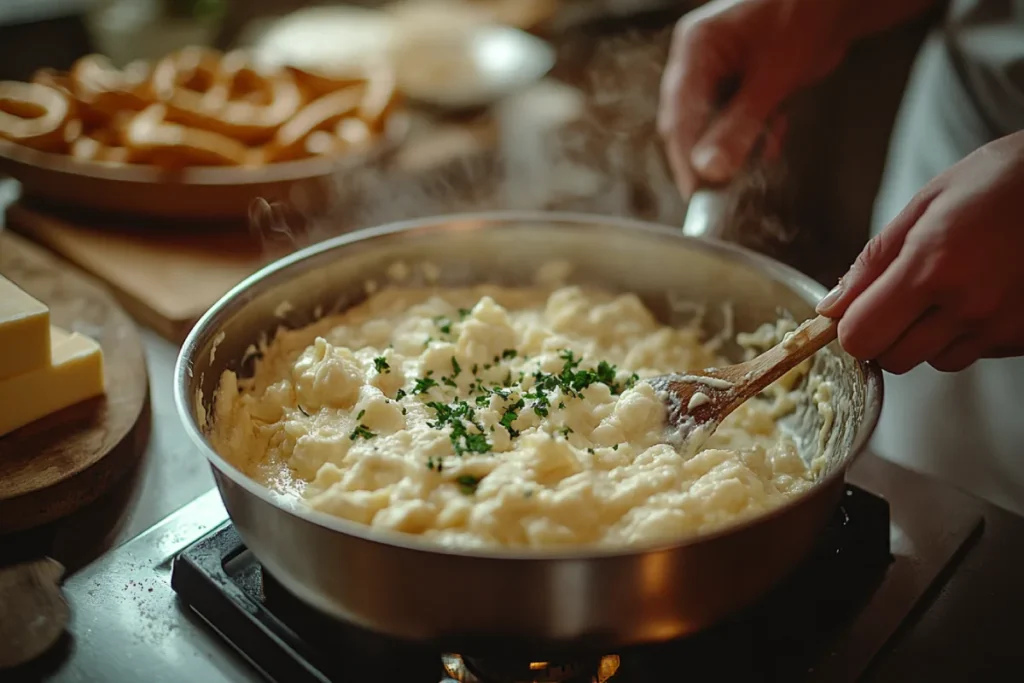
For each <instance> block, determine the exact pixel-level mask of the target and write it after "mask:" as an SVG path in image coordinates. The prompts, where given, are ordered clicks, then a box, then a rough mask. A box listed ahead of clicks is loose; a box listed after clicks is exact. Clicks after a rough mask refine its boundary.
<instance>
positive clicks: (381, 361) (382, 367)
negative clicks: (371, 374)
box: [373, 356, 391, 375]
mask: <svg viewBox="0 0 1024 683" xmlns="http://www.w3.org/2000/svg"><path fill="white" fill-rule="evenodd" d="M373 367H374V369H375V370H376V371H377V374H378V375H386V374H387V373H389V372H391V366H390V365H388V360H387V358H385V357H384V356H377V357H376V358H374V359H373Z"/></svg>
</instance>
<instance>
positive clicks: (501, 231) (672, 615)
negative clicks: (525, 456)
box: [175, 195, 882, 654]
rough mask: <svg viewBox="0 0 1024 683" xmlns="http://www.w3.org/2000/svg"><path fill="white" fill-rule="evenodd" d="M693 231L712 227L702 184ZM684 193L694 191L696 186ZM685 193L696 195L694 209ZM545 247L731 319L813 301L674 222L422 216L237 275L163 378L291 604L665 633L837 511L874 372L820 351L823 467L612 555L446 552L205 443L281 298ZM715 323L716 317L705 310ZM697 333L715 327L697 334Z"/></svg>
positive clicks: (312, 309) (759, 585)
mask: <svg viewBox="0 0 1024 683" xmlns="http://www.w3.org/2000/svg"><path fill="white" fill-rule="evenodd" d="M710 199H711V201H709V202H708V203H707V205H706V207H705V209H704V210H705V211H706V212H707V213H708V215H706V216H704V218H703V219H702V218H701V217H700V216H698V215H697V214H696V213H695V212H693V211H691V214H692V215H691V217H690V219H689V220H688V224H689V225H690V228H689V229H690V231H691V232H703V231H704V230H705V227H695V226H700V225H704V226H707V225H710V224H713V218H714V212H715V211H717V210H719V209H720V208H721V207H720V202H717V201H715V197H714V196H713V195H712V196H711V197H710ZM698 205H700V201H698ZM694 208H695V209H696V208H697V207H696V206H695V207H694ZM550 259H558V260H566V261H568V262H570V263H572V264H573V265H574V266H575V269H574V271H573V275H572V276H571V280H572V281H575V282H580V283H587V284H596V285H599V286H602V287H605V288H613V289H616V290H622V291H632V292H636V293H637V294H639V295H640V296H641V297H642V298H644V299H645V301H646V302H647V303H648V304H649V305H651V306H652V307H653V308H654V309H655V311H656V312H658V313H659V315H663V316H664V317H665V318H666V319H668V318H671V317H672V314H671V308H670V307H669V306H668V305H666V296H667V295H668V294H670V293H675V294H677V295H682V296H684V297H685V298H688V299H691V300H695V301H700V302H703V303H705V304H707V305H708V309H709V310H710V311H715V310H718V307H720V306H721V305H723V304H727V303H728V304H731V305H732V307H733V310H734V322H735V325H736V328H737V329H739V330H750V329H753V328H754V327H756V326H757V325H758V324H759V323H763V322H767V321H773V320H775V319H776V317H777V314H778V312H779V311H780V310H784V311H788V312H789V313H791V314H792V315H793V316H794V317H796V318H802V317H804V316H807V315H809V314H811V312H812V309H813V305H814V303H815V302H816V301H817V300H818V299H819V298H820V297H821V296H822V295H823V294H824V289H823V288H822V287H821V286H819V285H818V284H817V283H816V282H814V281H812V280H811V279H809V278H807V277H805V276H803V275H801V274H800V273H798V272H796V271H794V270H792V269H790V268H788V267H786V266H784V265H781V264H779V263H777V262H775V261H772V260H770V259H767V258H764V257H761V256H759V255H757V254H754V253H751V252H748V251H745V250H743V249H740V248H738V247H734V246H731V245H728V244H724V243H721V242H718V241H714V240H706V239H698V238H693V237H686V236H683V235H681V234H680V233H679V231H678V230H672V229H669V228H665V227H660V226H655V225H650V224H644V223H639V222H634V221H627V220H621V219H613V218H601V217H594V216H585V215H574V214H573V215H570V214H550V213H504V214H479V215H459V216H449V217H442V218H430V219H425V220H419V221H413V222H408V223H402V224H397V225H389V226H385V227H382V228H378V229H374V230H370V231H365V232H360V233H357V234H352V235H346V236H343V237H339V238H336V239H332V240H329V241H327V242H324V243H321V244H318V245H316V246H313V247H310V248H307V249H305V250H302V251H300V252H298V253H296V254H294V255H293V256H290V257H288V258H286V259H284V260H282V261H279V262H277V263H275V264H273V265H271V266H268V267H267V268H265V269H263V270H262V271H260V272H259V273H257V274H256V275H254V276H252V277H250V278H249V279H247V280H246V281H245V282H243V283H241V284H240V285H239V286H238V287H236V288H235V289H233V290H232V291H231V292H230V293H228V294H227V295H226V296H225V297H224V298H222V299H221V300H220V301H219V302H218V303H217V304H216V305H215V306H213V308H211V309H210V311H209V312H208V313H207V314H206V315H205V316H203V318H202V320H200V321H199V323H198V324H197V325H196V327H195V329H194V330H193V331H192V333H191V334H190V335H189V337H188V339H187V340H186V342H185V344H184V346H183V348H182V350H181V354H180V357H179V360H178V365H177V369H176V377H175V393H176V399H177V404H178V408H179V411H180V414H181V417H182V419H183V420H184V422H185V424H186V427H187V430H188V432H189V434H190V436H191V437H192V439H193V440H194V441H195V443H196V445H197V446H198V448H199V449H200V450H201V451H202V452H203V454H204V455H205V456H206V457H207V458H208V459H209V461H210V463H211V465H212V466H213V472H214V475H215V478H216V482H217V486H218V487H219V489H220V492H221V496H222V497H223V500H224V504H225V506H226V507H227V510H228V513H229V514H230V516H231V519H232V521H233V522H234V524H235V526H236V527H237V528H238V531H239V533H240V534H241V536H242V538H243V539H244V541H245V543H246V544H247V545H248V547H249V548H250V549H251V550H252V551H253V552H254V553H255V555H256V556H257V557H258V558H259V560H260V561H261V562H262V563H263V565H264V567H265V568H266V569H267V570H269V571H270V573H271V574H273V576H274V577H275V578H276V579H278V580H279V581H280V583H281V584H283V586H284V587H285V588H287V589H288V590H289V591H291V592H292V593H294V594H295V595H296V596H298V597H299V598H300V599H302V600H303V601H305V602H307V603H308V604H310V605H312V606H313V607H315V608H317V609H319V610H321V611H322V612H324V613H326V614H328V615H333V616H334V617H337V618H338V619H341V620H344V621H347V622H350V623H352V624H356V625H358V626H361V627H364V628H366V629H370V630H372V631H375V632H378V633H380V634H385V635H389V636H395V637H398V638H402V639H412V640H419V641H431V644H432V645H434V646H437V647H442V648H448V649H449V651H459V652H472V653H481V654H482V653H486V652H490V651H494V650H500V651H508V650H509V649H511V648H517V647H519V648H528V649H529V651H530V652H532V653H542V652H550V651H564V650H565V649H573V650H575V649H578V648H594V649H599V650H600V649H605V648H613V647H619V646H623V645H627V644H633V643H643V642H656V641H663V640H668V639H672V638H676V637H679V636H683V635H686V634H690V633H693V632H695V631H698V630H700V629H703V628H705V627H707V626H709V625H711V624H713V623H715V622H716V621H718V620H720V619H722V618H724V617H726V616H728V615H730V614H732V613H734V612H736V611H737V610H739V609H740V608H742V607H743V606H745V605H747V604H749V603H751V602H752V601H753V600H755V599H756V598H758V597H759V596H761V595H762V594H763V593H765V592H766V591H767V590H768V589H770V588H771V587H772V586H773V585H775V584H776V583H777V582H778V581H780V580H781V579H782V578H783V577H784V576H785V575H787V574H788V573H789V572H790V571H791V570H792V569H794V567H795V566H796V565H797V564H798V563H799V562H800V561H801V560H802V559H803V558H804V557H805V555H806V553H807V552H808V551H809V549H810V548H811V547H812V546H813V544H814V542H815V539H816V538H817V537H818V535H819V533H820V532H821V531H822V530H823V528H824V526H825V524H826V523H827V521H828V519H829V517H830V515H831V514H832V513H833V511H834V509H835V507H836V505H837V503H838V500H839V497H840V495H841V493H842V489H843V480H844V473H845V471H846V469H847V467H848V466H849V464H850V462H851V461H852V460H853V458H854V457H855V455H856V454H857V453H858V452H859V451H860V450H861V448H862V446H863V445H864V444H865V442H866V440H867V438H868V436H869V434H870V432H871V430H872V429H873V427H874V424H875V419H876V417H877V415H878V412H879V409H880V402H881V388H882V385H881V375H880V373H879V372H878V370H877V369H875V368H874V367H872V366H870V365H865V364H861V363H859V362H857V361H855V360H854V359H852V358H851V357H849V356H847V355H845V354H843V353H842V352H841V351H840V350H839V349H837V348H832V349H829V350H828V351H827V352H825V353H822V354H819V355H818V357H817V359H816V363H815V368H814V371H813V372H815V373H825V374H826V375H827V376H829V377H830V378H831V379H832V380H833V381H834V382H835V383H836V385H837V387H839V401H838V402H837V406H836V407H837V416H836V421H835V427H834V429H832V430H831V433H830V437H829V447H828V448H827V453H826V463H827V464H826V466H825V468H824V471H823V473H822V476H821V477H820V480H819V481H818V482H817V483H816V485H815V486H814V487H813V488H812V489H811V491H809V492H808V493H807V494H805V495H803V496H802V497H799V498H797V499H795V500H793V501H792V502H791V503H789V504H787V505H786V506H784V507H783V508H781V509H778V510H777V511H775V512H773V513H772V514H769V515H766V516H763V517H760V518H758V519H755V520H753V521H750V522H747V523H743V524H741V525H739V526H735V527H733V528H729V529H727V530H725V531H722V532H720V533H716V534H714V535H710V536H704V537H701V538H698V539H694V540H687V541H685V542H681V543H674V544H661V545H655V546H648V547H634V548H628V549H622V550H593V549H587V548H579V549H571V550H565V549H560V550H552V551H538V552H533V551H529V552H528V551H524V550H487V551H474V552H454V551H448V550H444V549H440V548H438V547H435V546H433V545H431V544H430V543H427V542H425V541H424V540H422V539H419V538H417V537H411V536H405V535H399V534H395V533H386V532H382V531H379V530H373V529H370V528H368V527H365V526H361V525H358V524H355V523H351V522H347V521H344V520H340V519H336V518H333V517H330V516H327V515H324V514H321V513H317V512H314V511H311V510H308V509H304V508H303V507H302V506H301V505H298V504H296V503H294V502H290V501H288V500H285V499H282V498H281V497H280V496H277V495H275V494H273V493H272V492H270V491H269V490H268V489H266V488H264V487H263V486H261V485H259V484H257V483H255V482H253V481H252V480H250V479H248V478H247V477H246V476H244V475H243V474H241V473H240V472H239V471H238V470H236V469H235V468H234V467H232V466H231V465H230V464H228V463H227V462H226V461H225V460H223V459H222V458H221V457H220V456H218V455H217V454H216V453H215V452H214V451H213V450H212V449H211V448H210V445H209V443H208V442H207V440H206V438H205V436H204V431H205V429H206V427H207V423H206V420H207V419H208V417H207V416H209V415H211V414H212V406H211V405H210V399H211V397H212V395H213V392H214V390H215V386H216V383H217V381H218V377H219V375H220V374H221V373H222V372H223V371H224V370H225V369H228V368H230V369H235V370H241V371H242V373H243V374H244V372H245V368H244V367H240V359H242V358H243V357H244V356H245V355H246V353H245V352H246V348H247V347H248V346H249V345H250V344H252V343H253V342H254V341H256V340H257V338H259V337H260V335H262V334H270V333H272V332H273V330H274V329H275V328H277V326H278V325H280V324H281V323H282V321H281V319H280V318H279V317H277V316H276V315H275V310H279V306H280V304H281V302H282V301H288V302H289V303H290V304H291V306H292V310H293V312H292V313H291V314H289V318H288V321H289V323H290V324H292V325H301V324H305V323H307V322H310V321H311V320H313V319H314V314H315V313H316V312H318V311H321V310H322V311H331V310H337V309H343V308H344V307H346V306H348V305H351V304H352V303H354V302H356V301H358V300H359V299H360V298H362V296H363V292H364V291H365V289H364V285H365V283H366V282H367V281H368V280H378V281H380V280H382V279H383V274H384V271H385V269H386V268H387V267H388V265H390V264H391V263H393V262H394V261H397V260H403V261H406V262H418V261H429V262H433V263H435V264H437V265H439V266H440V268H441V272H442V281H443V283H444V284H452V285H457V284H467V283H475V282H482V281H486V282H496V283H501V284H522V283H526V282H528V281H529V280H530V278H531V277H532V276H533V275H534V272H535V270H536V268H537V266H538V265H539V264H541V263H543V262H545V261H548V260H550ZM708 324H709V325H710V326H711V327H715V326H717V325H720V324H722V321H721V320H720V319H717V318H716V317H715V316H709V322H708ZM711 331H713V330H711ZM804 408H807V409H801V410H799V411H798V413H797V415H795V416H794V417H793V418H792V421H791V427H792V429H794V431H795V432H796V433H797V434H798V435H803V436H805V437H807V438H806V439H805V442H806V443H807V444H813V443H814V442H815V440H814V438H813V437H814V436H815V435H816V433H817V432H816V430H817V429H818V427H820V418H818V417H817V413H816V411H814V410H811V409H809V408H808V406H804Z"/></svg>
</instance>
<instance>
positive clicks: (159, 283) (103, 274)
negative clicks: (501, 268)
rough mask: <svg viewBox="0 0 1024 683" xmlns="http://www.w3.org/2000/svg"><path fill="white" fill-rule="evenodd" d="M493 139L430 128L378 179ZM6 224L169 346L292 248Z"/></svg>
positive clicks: (44, 221) (192, 234) (477, 149)
mask: <svg viewBox="0 0 1024 683" xmlns="http://www.w3.org/2000/svg"><path fill="white" fill-rule="evenodd" d="M495 136H496V133H495V129H494V125H493V123H492V122H490V121H482V122H477V123H475V124H471V125H465V124H460V125H449V126H443V127H435V128H434V129H432V131H431V132H430V134H421V135H420V136H419V137H418V138H417V139H415V140H410V141H409V143H408V144H407V145H406V146H405V147H404V148H403V149H401V150H400V151H399V152H398V156H397V158H396V161H395V165H396V168H395V170H394V173H393V174H390V175H388V176H384V177H382V179H381V182H387V183H390V182H395V183H396V186H398V185H400V184H401V183H402V182H408V179H409V178H416V177H421V176H423V175H425V174H433V173H436V172H437V171H438V169H441V168H443V167H444V165H445V164H448V163H451V162H452V161H453V160H456V159H464V158H469V157H472V156H474V155H478V154H481V153H483V152H484V151H486V150H489V149H492V148H493V146H494V141H495ZM403 178H404V179H406V180H404V181H403V180H402V179H403ZM6 220H7V227H9V228H10V229H12V230H14V231H16V232H18V233H20V234H22V235H24V236H26V237H29V238H31V239H32V240H34V241H36V242H39V243H40V244H43V245H45V246H47V247H49V248H50V249H52V250H53V251H55V252H57V253H58V254H60V255H61V256H63V257H64V258H66V259H68V260H69V261H71V262H72V263H74V264H75V265H77V266H79V267H80V268H82V269H83V270H85V271H87V272H88V273H90V274H91V275H94V276H95V277H97V278H98V279H100V280H102V281H103V282H104V283H105V284H106V285H107V286H108V287H109V288H110V290H111V291H112V292H113V294H114V295H115V296H116V297H117V299H118V300H119V301H120V302H121V304H122V305H123V306H124V307H125V308H126V309H127V310H128V312H129V313H130V314H131V315H132V316H133V317H134V318H136V319H137V320H138V321H140V322H141V323H143V324H144V325H146V326H147V327H150V328H152V329H154V330H155V331H156V332H157V333H159V334H160V335H161V336H163V337H166V338H167V339H169V340H171V341H173V342H175V343H180V342H181V341H183V340H184V338H185V336H186V335H187V334H188V332H189V330H190V329H191V328H192V325H193V324H194V323H195V322H196V320H198V319H199V317H200V316H202V314H203V313H204V312H205V311H206V310H207V309H208V308H209V307H210V306H211V305H213V304H214V303H215V302H216V301H217V300H218V299H219V298H220V297H221V296H223V295H224V294H225V293H227V291H228V290H230V289H231V288H232V287H233V286H235V285H236V284H238V283H239V282H241V281H242V280H243V279H245V277H247V276H248V275H250V274H252V273H253V272H255V271H256V270H258V269H259V268H260V266H262V265H264V264H266V263H267V262H269V261H270V260H272V259H274V258H277V257H280V256H282V255H284V254H286V253H287V252H288V251H289V250H290V249H292V248H294V244H291V243H289V242H288V240H285V241H282V242H278V243H268V240H267V239H265V237H266V235H263V236H262V237H260V238H257V237H256V236H255V233H254V232H253V231H251V230H250V228H249V226H247V225H244V224H243V225H231V224H210V225H194V224H190V225H182V224H180V223H177V224H175V223H156V222H154V221H153V220H152V219H148V220H147V219H137V220H136V219H131V218H119V219H116V220H115V219H111V218H106V219H104V218H102V217H96V216H91V217H90V216H89V215H87V214H83V213H75V214H71V213H69V212H63V213H61V212H58V211H56V210H54V209H50V208H49V207H45V206H42V205H40V204H26V203H23V202H18V203H15V204H13V205H12V206H10V208H8V210H7V217H6ZM271 242H272V240H271Z"/></svg>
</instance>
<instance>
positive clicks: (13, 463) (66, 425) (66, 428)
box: [0, 233, 149, 534]
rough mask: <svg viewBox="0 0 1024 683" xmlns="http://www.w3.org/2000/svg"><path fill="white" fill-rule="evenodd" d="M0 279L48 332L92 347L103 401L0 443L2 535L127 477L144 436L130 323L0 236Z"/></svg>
mask: <svg viewBox="0 0 1024 683" xmlns="http://www.w3.org/2000/svg"><path fill="white" fill-rule="evenodd" d="M0 273H2V274H3V275H4V276H6V277H7V278H9V279H10V280H11V281H13V282H14V283H15V284H16V285H18V286H19V287H21V288H22V289H24V290H25V291H27V292H28V293H29V294H31V295H32V296H34V297H36V298H37V299H39V300H40V301H42V302H43V303H45V304H46V305H47V306H49V308H50V319H51V320H52V321H53V323H54V324H55V325H58V326H59V327H62V328H64V329H66V330H70V331H76V332H82V333H83V334H87V335H89V336H90V337H92V338H93V339H95V340H96V341H98V342H99V343H100V346H101V347H102V348H103V360H104V376H105V379H106V386H107V390H106V395H105V396H102V397H97V398H94V399H90V400H88V401H83V402H82V403H79V404H77V405H74V406H70V407H68V408H66V409H65V410H61V411H59V412H57V413H53V414H52V415H48V416H46V417H43V418H40V419H39V420H36V421H35V422H32V423H30V424H27V425H25V426H24V427H22V428H21V429H17V430H15V431H13V432H11V433H9V434H7V435H6V436H0V534H3V533H8V532H12V531H19V530H23V529H28V528H32V527H36V526H39V525H41V524H45V523H46V522H50V521H53V520H54V519H57V518H59V517H63V516H65V515H67V514H69V513H71V512H73V511H75V510H77V509H79V508H80V507H82V506H84V505H86V504H87V503H90V502H92V501H93V500H95V499H96V498H98V497H99V496H100V495H101V494H103V493H105V492H106V491H107V490H108V489H110V487H111V486H113V485H114V484H115V483H117V482H118V481H119V480H120V479H121V478H122V477H123V476H124V475H125V474H126V473H127V472H129V471H131V469H132V467H133V466H134V465H135V464H136V463H137V462H138V459H139V457H140V456H141V455H142V453H143V451H144V450H145V443H146V439H147V438H148V426H149V420H148V415H149V381H148V377H147V373H146V360H145V355H144V353H143V349H142V341H141V340H140V339H139V334H138V331H137V329H136V328H135V325H134V323H132V321H131V319H130V318H129V317H128V315H127V314H126V313H125V312H124V310H123V309H121V307H120V306H118V305H117V302H115V301H114V299H113V298H112V297H111V296H110V295H109V294H108V293H107V292H106V291H104V290H103V288H102V287H100V286H99V285H98V284H97V283H96V282H94V281H93V280H92V279H91V278H88V277H85V276H84V275H82V274H80V273H79V272H78V271H77V270H76V269H75V268H73V267H72V266H70V265H69V264H67V263H64V262H63V261H61V260H59V259H57V258H55V257H53V256H52V255H51V254H49V253H47V252H46V251H45V250H43V249H40V248H39V247H37V246H35V245H33V244H30V243H29V242H27V241H26V240H24V239H21V238H19V237H18V236H16V235H12V234H8V233H2V234H0ZM143 418H146V419H143Z"/></svg>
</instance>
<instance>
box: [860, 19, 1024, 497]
mask: <svg viewBox="0 0 1024 683" xmlns="http://www.w3.org/2000/svg"><path fill="white" fill-rule="evenodd" d="M1022 128H1024V0H962V1H960V2H954V5H953V6H952V10H951V15H950V21H949V25H948V26H946V27H945V28H944V29H943V30H941V31H938V32H936V33H935V34H934V35H932V36H930V37H929V38H928V40H927V41H926V43H925V45H924V46H923V48H922V50H921V53H920V55H919V56H918V59H917V62H916V64H915V66H914V69H913V72H912V74H911V78H910V81H909V83H908V86H907V91H906V95H905V98H904V101H903V104H902V106H901V109H900V112H899V115H898V117H897V120H896V126H895V129H894V131H893V136H892V141H891V143H890V149H889V158H888V160H887V164H886V170H885V175H884V177H883V179H882V186H881V189H880V191H879V196H878V198H877V200H876V204H875V211H874V218H873V225H872V234H875V233H877V232H878V231H879V230H881V229H882V228H883V227H885V225H886V223H887V222H888V221H889V220H891V219H892V218H893V217H894V216H895V215H896V214H897V213H898V212H899V211H900V210H901V209H902V208H903V207H904V205H906V203H907V202H908V201H910V199H911V198H912V197H913V195H914V194H915V193H916V192H917V191H918V190H919V189H920V188H921V187H922V186H924V184H925V183H927V182H928V180H929V179H931V178H932V177H934V176H935V175H937V174H938V173H939V172H941V171H942V170H944V169H945V168H947V167H949V166H950V165H952V164H953V163H955V162H956V161H958V160H960V159H962V158H963V157H964V156H966V155H967V154H969V153H970V152H971V151H973V150H974V149H976V148H978V147H980V146H981V145H983V144H985V143H987V142H989V141H991V140H993V139H995V138H997V137H1001V136H1002V135H1006V134H1008V133H1011V132H1013V131H1015V130H1021V129H1022ZM1021 229H1022V230H1024V218H1022V221H1021ZM1022 306H1024V302H1022ZM872 447H873V449H874V450H875V452H877V453H878V454H879V455H881V456H882V457H885V458H888V459H890V460H893V461H895V462H898V463H900V464H902V465H904V466H906V467H909V468H911V469H915V470H918V471H922V472H926V473H928V474H932V475H934V476H937V477H939V478H942V479H945V480H947V481H949V482H951V483H952V484H954V485H956V486H959V487H960V488H963V489H965V490H967V491H969V492H971V493H973V494H975V495H977V496H980V497H982V498H986V499H988V500H990V501H991V502H993V503H996V504H997V505H1001V506H1003V507H1005V508H1008V509H1011V510H1014V511H1016V512H1018V513H1020V514H1024V358H1010V359H1000V360H984V361H981V362H979V363H976V364H975V365H973V366H972V367H970V368H968V369H967V370H964V371H963V372H959V373H955V374H947V373H940V372H938V371H936V370H934V369H933V368H932V367H931V366H922V367H918V368H916V369H915V370H913V371H911V372H909V373H907V374H906V375H903V376H899V377H897V376H894V375H890V374H888V373H886V375H885V400H884V407H883V409H882V418H881V421H880V423H879V426H878V430H877V431H876V433H875V437H874V441H873V443H872Z"/></svg>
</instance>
